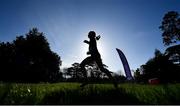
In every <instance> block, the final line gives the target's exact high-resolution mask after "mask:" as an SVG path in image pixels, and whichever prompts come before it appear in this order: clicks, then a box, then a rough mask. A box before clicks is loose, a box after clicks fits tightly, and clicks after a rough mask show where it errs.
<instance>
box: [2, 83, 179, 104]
mask: <svg viewBox="0 0 180 106" xmlns="http://www.w3.org/2000/svg"><path fill="white" fill-rule="evenodd" d="M0 104H180V84H168V85H141V84H128V83H127V84H119V88H118V89H115V88H114V86H113V85H112V84H89V85H87V86H85V87H84V88H80V84H79V83H54V84H49V83H43V84H20V83H1V84H0Z"/></svg>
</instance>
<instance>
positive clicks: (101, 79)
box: [62, 62, 126, 83]
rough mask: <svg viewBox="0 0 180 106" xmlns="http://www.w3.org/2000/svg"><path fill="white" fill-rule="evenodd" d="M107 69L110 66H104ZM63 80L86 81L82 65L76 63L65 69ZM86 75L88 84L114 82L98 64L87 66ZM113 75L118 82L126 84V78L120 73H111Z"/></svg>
mask: <svg viewBox="0 0 180 106" xmlns="http://www.w3.org/2000/svg"><path fill="white" fill-rule="evenodd" d="M104 67H105V68H108V66H106V65H104ZM62 72H63V78H64V81H67V82H82V81H83V80H85V79H84V75H83V74H84V71H82V70H81V68H80V64H79V63H77V62H75V63H73V64H72V66H71V67H67V68H63V69H62ZM86 75H87V80H86V81H88V82H96V83H105V82H106V83H108V82H112V81H111V80H110V79H109V78H108V76H107V75H106V74H105V73H103V72H102V71H100V69H99V68H98V67H97V66H96V64H89V65H86ZM111 75H112V76H113V77H114V78H115V79H116V81H117V82H119V83H123V82H126V77H125V76H124V75H121V74H120V73H119V74H118V73H114V72H111Z"/></svg>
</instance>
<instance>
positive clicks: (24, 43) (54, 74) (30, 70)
mask: <svg viewBox="0 0 180 106" xmlns="http://www.w3.org/2000/svg"><path fill="white" fill-rule="evenodd" d="M60 65H61V59H60V57H59V56H58V55H57V54H56V53H54V52H53V51H51V49H50V46H49V43H48V41H47V39H46V38H45V36H44V34H43V33H41V32H38V29H37V28H33V29H31V30H30V31H29V32H28V33H27V34H26V35H25V36H17V37H16V39H15V40H14V41H13V42H7V43H4V42H2V43H0V69H1V70H0V80H2V81H18V82H40V81H46V82H54V81H57V80H58V79H59V78H60V77H61V76H62V74H61V73H60V72H59V69H60V68H59V66H60Z"/></svg>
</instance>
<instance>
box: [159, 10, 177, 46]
mask: <svg viewBox="0 0 180 106" xmlns="http://www.w3.org/2000/svg"><path fill="white" fill-rule="evenodd" d="M159 28H160V29H161V30H162V31H163V33H162V37H163V43H164V44H165V45H170V44H172V43H176V42H177V41H180V15H179V14H178V12H176V11H169V12H168V13H166V14H165V15H164V17H163V21H162V24H161V26H160V27H159Z"/></svg>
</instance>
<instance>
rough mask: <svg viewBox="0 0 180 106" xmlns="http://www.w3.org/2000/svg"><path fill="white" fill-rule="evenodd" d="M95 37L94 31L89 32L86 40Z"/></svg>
mask: <svg viewBox="0 0 180 106" xmlns="http://www.w3.org/2000/svg"><path fill="white" fill-rule="evenodd" d="M95 37H96V33H95V32H94V31H90V32H89V34H88V38H95Z"/></svg>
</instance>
